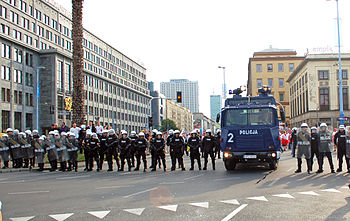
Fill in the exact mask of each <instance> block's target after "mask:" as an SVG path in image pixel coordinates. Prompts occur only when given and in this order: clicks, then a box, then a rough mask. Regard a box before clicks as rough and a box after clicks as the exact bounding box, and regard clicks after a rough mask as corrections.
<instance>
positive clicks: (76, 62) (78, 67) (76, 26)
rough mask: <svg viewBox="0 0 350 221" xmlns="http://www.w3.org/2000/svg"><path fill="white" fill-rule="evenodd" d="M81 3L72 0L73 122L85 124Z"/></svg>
mask: <svg viewBox="0 0 350 221" xmlns="http://www.w3.org/2000/svg"><path fill="white" fill-rule="evenodd" d="M83 2H84V0H72V23H73V25H72V26H73V27H72V28H73V29H72V39H73V104H72V109H73V122H75V123H76V124H77V125H81V124H83V123H84V122H85V113H84V112H85V110H84V75H83V53H84V51H83Z"/></svg>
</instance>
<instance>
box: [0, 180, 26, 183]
mask: <svg viewBox="0 0 350 221" xmlns="http://www.w3.org/2000/svg"><path fill="white" fill-rule="evenodd" d="M7 183H24V180H16V181H4V182H0V184H7Z"/></svg>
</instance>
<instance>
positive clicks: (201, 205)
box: [189, 202, 209, 209]
mask: <svg viewBox="0 0 350 221" xmlns="http://www.w3.org/2000/svg"><path fill="white" fill-rule="evenodd" d="M189 204H190V205H192V206H197V207H202V208H207V209H208V208H209V202H199V203H189Z"/></svg>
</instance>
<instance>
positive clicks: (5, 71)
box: [1, 66, 11, 81]
mask: <svg viewBox="0 0 350 221" xmlns="http://www.w3.org/2000/svg"><path fill="white" fill-rule="evenodd" d="M10 76H11V74H10V68H9V67H6V66H1V79H3V80H7V81H9V80H11V77H10Z"/></svg>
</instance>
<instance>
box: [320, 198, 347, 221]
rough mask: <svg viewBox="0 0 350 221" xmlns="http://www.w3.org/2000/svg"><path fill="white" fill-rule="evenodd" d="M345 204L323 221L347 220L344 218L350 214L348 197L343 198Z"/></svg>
mask: <svg viewBox="0 0 350 221" xmlns="http://www.w3.org/2000/svg"><path fill="white" fill-rule="evenodd" d="M345 200H346V202H347V204H346V205H345V206H343V207H340V208H339V209H337V210H335V211H334V212H333V213H332V214H331V215H329V216H328V217H327V219H325V220H326V221H331V220H337V221H338V220H347V218H345V215H346V214H348V213H349V212H350V197H347V198H345Z"/></svg>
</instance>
